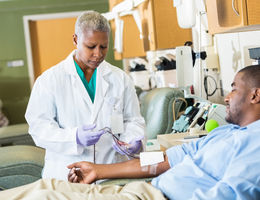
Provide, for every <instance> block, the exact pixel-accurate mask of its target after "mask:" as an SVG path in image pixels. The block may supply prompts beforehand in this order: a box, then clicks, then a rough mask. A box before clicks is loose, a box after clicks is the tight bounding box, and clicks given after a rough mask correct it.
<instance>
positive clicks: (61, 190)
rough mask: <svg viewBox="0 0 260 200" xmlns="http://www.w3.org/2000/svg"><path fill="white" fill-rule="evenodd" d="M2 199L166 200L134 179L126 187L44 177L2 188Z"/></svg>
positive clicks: (156, 190)
mask: <svg viewBox="0 0 260 200" xmlns="http://www.w3.org/2000/svg"><path fill="white" fill-rule="evenodd" d="M0 199H8V200H20V199H26V200H35V199H37V200H38V199H46V200H47V199H48V200H54V199H55V200H56V199H59V200H63V199H64V200H65V199H66V200H68V199H75V200H81V199H82V200H83V199H84V200H92V199H98V200H110V199H113V200H117V199H118V200H119V199H120V200H139V199H142V200H161V199H165V197H164V196H163V194H162V193H161V192H160V191H159V190H158V189H156V188H155V187H153V186H152V185H150V184H148V183H146V182H131V183H128V184H126V185H125V186H117V185H95V184H78V183H69V182H67V181H60V180H55V179H40V180H38V181H36V182H34V183H31V184H28V185H24V186H20V187H17V188H12V189H9V190H4V191H1V192H0Z"/></svg>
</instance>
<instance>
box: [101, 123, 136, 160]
mask: <svg viewBox="0 0 260 200" xmlns="http://www.w3.org/2000/svg"><path fill="white" fill-rule="evenodd" d="M100 130H104V131H105V133H108V134H110V135H111V136H112V138H113V140H114V142H115V145H116V146H117V147H118V148H119V149H120V150H121V151H122V152H123V153H124V154H125V155H126V156H127V157H131V158H139V155H138V154H133V153H130V152H129V151H128V146H127V145H125V144H124V143H125V142H123V141H121V140H120V139H119V138H118V137H117V136H116V135H115V134H114V133H113V132H112V130H111V128H109V127H105V128H102V129H100Z"/></svg>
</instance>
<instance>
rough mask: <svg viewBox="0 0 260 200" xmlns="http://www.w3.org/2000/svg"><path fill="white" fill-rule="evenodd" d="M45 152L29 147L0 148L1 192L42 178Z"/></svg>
mask: <svg viewBox="0 0 260 200" xmlns="http://www.w3.org/2000/svg"><path fill="white" fill-rule="evenodd" d="M44 154H45V151H44V149H42V148H39V147H35V146H29V145H15V146H6V147H0V190H4V189H10V188H13V187H17V186H21V185H25V184H28V183H32V182H34V181H36V180H38V179H40V178H41V171H42V168H43V164H44Z"/></svg>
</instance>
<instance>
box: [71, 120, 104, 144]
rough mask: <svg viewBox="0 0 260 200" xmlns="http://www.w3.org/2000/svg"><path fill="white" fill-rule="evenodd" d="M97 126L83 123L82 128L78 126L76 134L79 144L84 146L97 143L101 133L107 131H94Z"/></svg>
mask: <svg viewBox="0 0 260 200" xmlns="http://www.w3.org/2000/svg"><path fill="white" fill-rule="evenodd" d="M95 128H96V124H91V125H83V126H82V127H81V128H78V130H77V135H76V138H77V144H80V145H82V146H90V145H94V144H96V143H97V142H98V140H99V138H100V137H101V135H103V134H104V133H105V131H104V130H101V131H94V129H95Z"/></svg>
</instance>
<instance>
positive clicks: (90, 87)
mask: <svg viewBox="0 0 260 200" xmlns="http://www.w3.org/2000/svg"><path fill="white" fill-rule="evenodd" d="M74 63H75V66H76V70H77V72H78V75H79V77H80V79H81V81H82V83H83V85H84V86H85V88H86V90H87V92H88V95H89V97H90V99H91V101H92V103H94V99H95V93H96V77H97V69H95V71H94V73H93V74H92V77H91V79H90V81H89V82H88V81H87V80H86V78H85V75H84V73H83V71H82V69H81V68H80V66H79V65H78V64H77V63H76V61H75V60H74Z"/></svg>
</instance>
